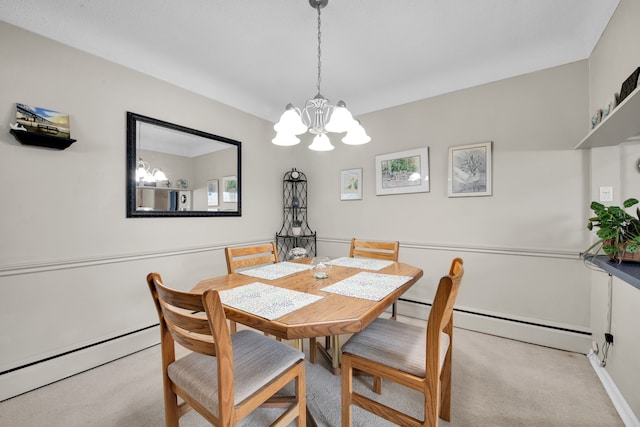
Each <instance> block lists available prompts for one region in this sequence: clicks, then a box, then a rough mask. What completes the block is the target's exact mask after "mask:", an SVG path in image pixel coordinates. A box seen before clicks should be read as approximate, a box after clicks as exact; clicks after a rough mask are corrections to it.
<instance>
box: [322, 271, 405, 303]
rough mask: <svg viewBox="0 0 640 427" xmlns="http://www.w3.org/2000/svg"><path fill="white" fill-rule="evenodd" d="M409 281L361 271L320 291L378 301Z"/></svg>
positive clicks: (403, 277) (400, 277)
mask: <svg viewBox="0 0 640 427" xmlns="http://www.w3.org/2000/svg"><path fill="white" fill-rule="evenodd" d="M411 279H412V278H411V277H409V276H395V275H393V274H380V273H369V272H367V271H363V272H360V273H358V274H356V275H354V276H351V277H349V278H347V279H344V280H341V281H339V282H337V283H334V284H333V285H330V286H327V287H326V288H322V291H324V292H331V293H333V294H340V295H346V296H348V297H356V298H362V299H368V300H372V301H380V300H381V299H382V298H384V297H386V296H387V295H389V294H390V293H391V292H393V291H395V290H396V289H397V288H399V287H400V286H402V285H404V284H405V283H407V282H408V281H409V280H411Z"/></svg>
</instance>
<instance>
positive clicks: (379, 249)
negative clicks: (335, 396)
mask: <svg viewBox="0 0 640 427" xmlns="http://www.w3.org/2000/svg"><path fill="white" fill-rule="evenodd" d="M399 252H400V242H380V241H366V240H359V239H356V238H355V237H354V238H352V239H351V246H350V248H349V258H375V259H382V260H388V261H394V262H398V254H399ZM396 316H397V311H396V302H395V301H394V302H393V304H392V305H391V318H392V319H393V320H395V319H396ZM331 341H333V343H332V342H331ZM313 344H314V345H313V346H312V348H311V349H310V351H311V354H310V360H311V362H313V363H315V360H316V348H315V343H313ZM332 345H334V346H336V348H338V349H339V347H340V337H339V336H338V335H336V336H334V337H325V343H324V348H325V349H326V350H327V351H328V350H329V349H330V348H331V346H332ZM339 373H340V369H335V370H334V374H335V375H339Z"/></svg>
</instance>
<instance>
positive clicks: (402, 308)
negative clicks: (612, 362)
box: [398, 301, 591, 354]
mask: <svg viewBox="0 0 640 427" xmlns="http://www.w3.org/2000/svg"><path fill="white" fill-rule="evenodd" d="M429 309H430V307H428V306H424V305H421V304H416V303H411V302H406V301H398V313H401V314H402V315H404V316H411V317H416V318H419V319H426V318H427V316H428V315H429ZM469 311H470V310H469V309H466V310H465V311H464V312H455V314H454V317H455V321H454V325H455V326H456V327H459V328H463V329H469V330H472V331H477V332H483V333H486V334H491V335H497V336H500V337H504V338H510V339H514V340H518V341H524V342H528V343H531V344H538V345H543V346H545V347H552V348H557V349H561V350H566V351H572V352H576V353H581V354H587V353H588V352H589V349H590V348H591V335H590V334H583V333H577V332H570V331H566V330H562V329H560V328H559V325H549V326H546V325H543V324H540V325H538V324H535V323H538V322H523V321H522V319H513V320H511V319H508V318H507V316H493V317H492V316H487V315H483V313H479V314H474V313H470V312H469ZM532 323H533V324H532ZM540 323H542V322H540ZM554 326H556V327H554ZM561 326H566V325H561ZM569 329H573V328H569ZM575 329H578V328H575Z"/></svg>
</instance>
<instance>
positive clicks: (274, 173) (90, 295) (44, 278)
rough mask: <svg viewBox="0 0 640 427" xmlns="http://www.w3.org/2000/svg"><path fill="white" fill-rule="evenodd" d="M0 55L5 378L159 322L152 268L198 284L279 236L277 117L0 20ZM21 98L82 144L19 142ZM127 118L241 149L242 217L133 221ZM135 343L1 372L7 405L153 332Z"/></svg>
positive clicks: (0, 323) (281, 166)
mask: <svg viewBox="0 0 640 427" xmlns="http://www.w3.org/2000/svg"><path fill="white" fill-rule="evenodd" d="M0 52H2V60H1V62H0V63H1V65H0V130H1V131H0V181H1V182H3V184H4V187H5V189H6V191H4V192H3V194H4V204H3V206H4V208H3V213H2V221H0V236H2V245H0V290H1V291H2V298H0V348H2V351H1V352H0V372H3V371H5V370H10V369H14V368H16V367H20V366H24V365H26V364H28V363H31V362H34V361H39V360H42V359H45V358H47V357H51V356H56V355H60V354H62V353H64V352H66V351H69V350H74V349H77V348H81V347H83V346H86V345H91V344H94V343H96V342H99V341H102V340H108V339H111V338H113V337H117V336H120V335H123V334H127V333H129V332H131V331H136V330H139V329H142V328H145V327H147V326H149V325H152V324H154V323H157V317H156V314H155V312H154V309H153V306H152V304H151V299H150V297H149V292H148V290H147V288H146V284H145V281H144V278H145V275H146V274H147V273H148V272H150V271H158V272H160V273H161V274H162V275H163V276H164V278H165V280H166V282H167V283H169V284H170V285H172V286H176V287H180V288H185V289H186V288H190V287H191V286H193V285H194V284H195V283H196V282H197V281H198V280H200V279H202V278H203V277H207V276H213V275H219V274H222V273H224V272H226V266H225V261H224V254H223V248H224V247H225V246H227V245H230V244H234V243H242V242H255V241H263V240H272V239H273V235H274V233H275V231H276V230H278V229H279V228H280V225H281V208H280V204H281V198H280V197H279V196H278V195H279V189H280V187H281V178H282V175H283V174H284V172H285V171H286V170H287V169H288V168H289V167H290V162H289V161H288V159H286V158H285V157H283V156H281V155H280V153H279V151H278V150H277V148H278V147H275V146H273V144H271V143H270V142H269V139H268V138H267V137H266V135H268V133H269V131H270V130H271V126H272V125H271V124H270V123H267V122H265V121H264V120H261V119H258V118H256V117H253V116H250V115H248V114H246V113H243V112H240V111H237V110H234V109H232V108H229V107H227V106H224V105H222V104H219V103H217V102H214V101H212V100H209V99H206V98H204V97H202V96H199V95H196V94H194V93H190V92H187V91H185V90H183V89H179V88H177V87H175V86H173V85H170V84H167V83H164V82H162V81H159V80H157V79H154V78H150V77H148V76H144V75H142V74H139V73H137V72H134V71H131V70H129V69H126V68H123V67H121V66H118V65H115V64H113V63H109V62H106V61H104V60H102V59H99V58H97V57H94V56H91V55H88V54H86V53H83V52H80V51H78V50H75V49H71V48H68V47H65V46H63V45H61V44H58V43H55V42H52V41H50V40H47V39H44V38H42V37H40V36H37V35H34V34H32V33H29V32H26V31H23V30H21V29H18V28H16V27H13V26H11V25H8V24H6V23H1V22H0ZM16 102H19V103H25V104H30V105H34V106H39V107H45V108H50V109H54V110H57V111H61V112H66V113H69V114H70V120H71V133H72V137H73V138H75V139H77V142H75V143H74V144H73V145H71V146H70V147H69V148H68V149H66V150H64V151H58V150H50V149H43V148H37V147H29V146H22V145H20V143H18V142H17V141H16V140H15V139H14V137H13V136H12V135H11V134H9V126H8V123H9V122H15V103H16ZM127 111H132V112H135V113H139V114H143V115H146V116H150V117H154V118H158V119H161V120H165V121H168V122H172V123H177V124H179V125H183V126H186V127H191V128H197V129H201V130H203V131H205V132H209V133H214V134H217V135H221V136H225V137H228V138H232V139H236V140H239V141H242V166H243V196H244V198H243V213H242V217H240V218H158V219H147V218H133V219H127V218H126V217H125V158H126V133H125V131H126V120H125V119H126V112H127ZM267 162H268V163H267ZM265 188H273V189H274V191H273V192H269V191H264V189H265ZM116 298H117V299H116ZM115 305H117V307H115ZM126 340H127V339H126V338H122V339H120V340H116V342H118V343H120V342H122V341H126ZM129 341H130V342H128V343H126V344H127V345H125V346H124V347H123V348H117V349H115V350H113V351H112V350H111V349H106V348H103V346H98V350H96V351H95V352H94V353H92V354H91V355H89V357H86V358H84V360H77V359H78V357H76V356H68V357H61V358H56V359H54V360H52V361H51V362H50V363H43V364H39V365H38V366H35V367H32V368H28V369H21V370H19V372H13V373H11V374H5V375H2V376H0V382H1V383H0V392H1V393H0V394H1V395H0V400H1V399H3V398H6V397H7V396H8V395H11V393H12V392H22V391H24V390H23V389H22V388H24V387H28V386H34V387H35V386H40V385H42V384H45V383H46V382H47V381H53V380H56V379H59V378H60V377H63V376H65V375H68V374H71V373H74V372H77V371H78V370H82V369H83V368H89V367H91V366H95V365H96V364H99V363H103V362H104V361H107V360H109V359H110V358H111V359H112V358H114V357H118V356H121V355H123V354H126V352H128V351H133V350H135V349H139V348H141V347H144V346H145V345H149V344H150V343H152V342H154V341H155V342H157V341H158V334H157V331H155V330H153V331H151V332H150V333H149V335H148V339H147V340H146V341H145V339H144V338H143V339H138V340H137V342H134V341H136V340H129ZM90 351H91V350H87V352H90ZM80 353H82V352H80ZM22 371H24V372H26V374H25V375H22V376H20V375H19V373H20V372H22Z"/></svg>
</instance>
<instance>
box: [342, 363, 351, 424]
mask: <svg viewBox="0 0 640 427" xmlns="http://www.w3.org/2000/svg"><path fill="white" fill-rule="evenodd" d="M341 369H342V381H341V384H342V427H351V394H352V393H353V369H352V368H351V359H350V358H349V357H348V356H347V357H343V359H342V367H341Z"/></svg>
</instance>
